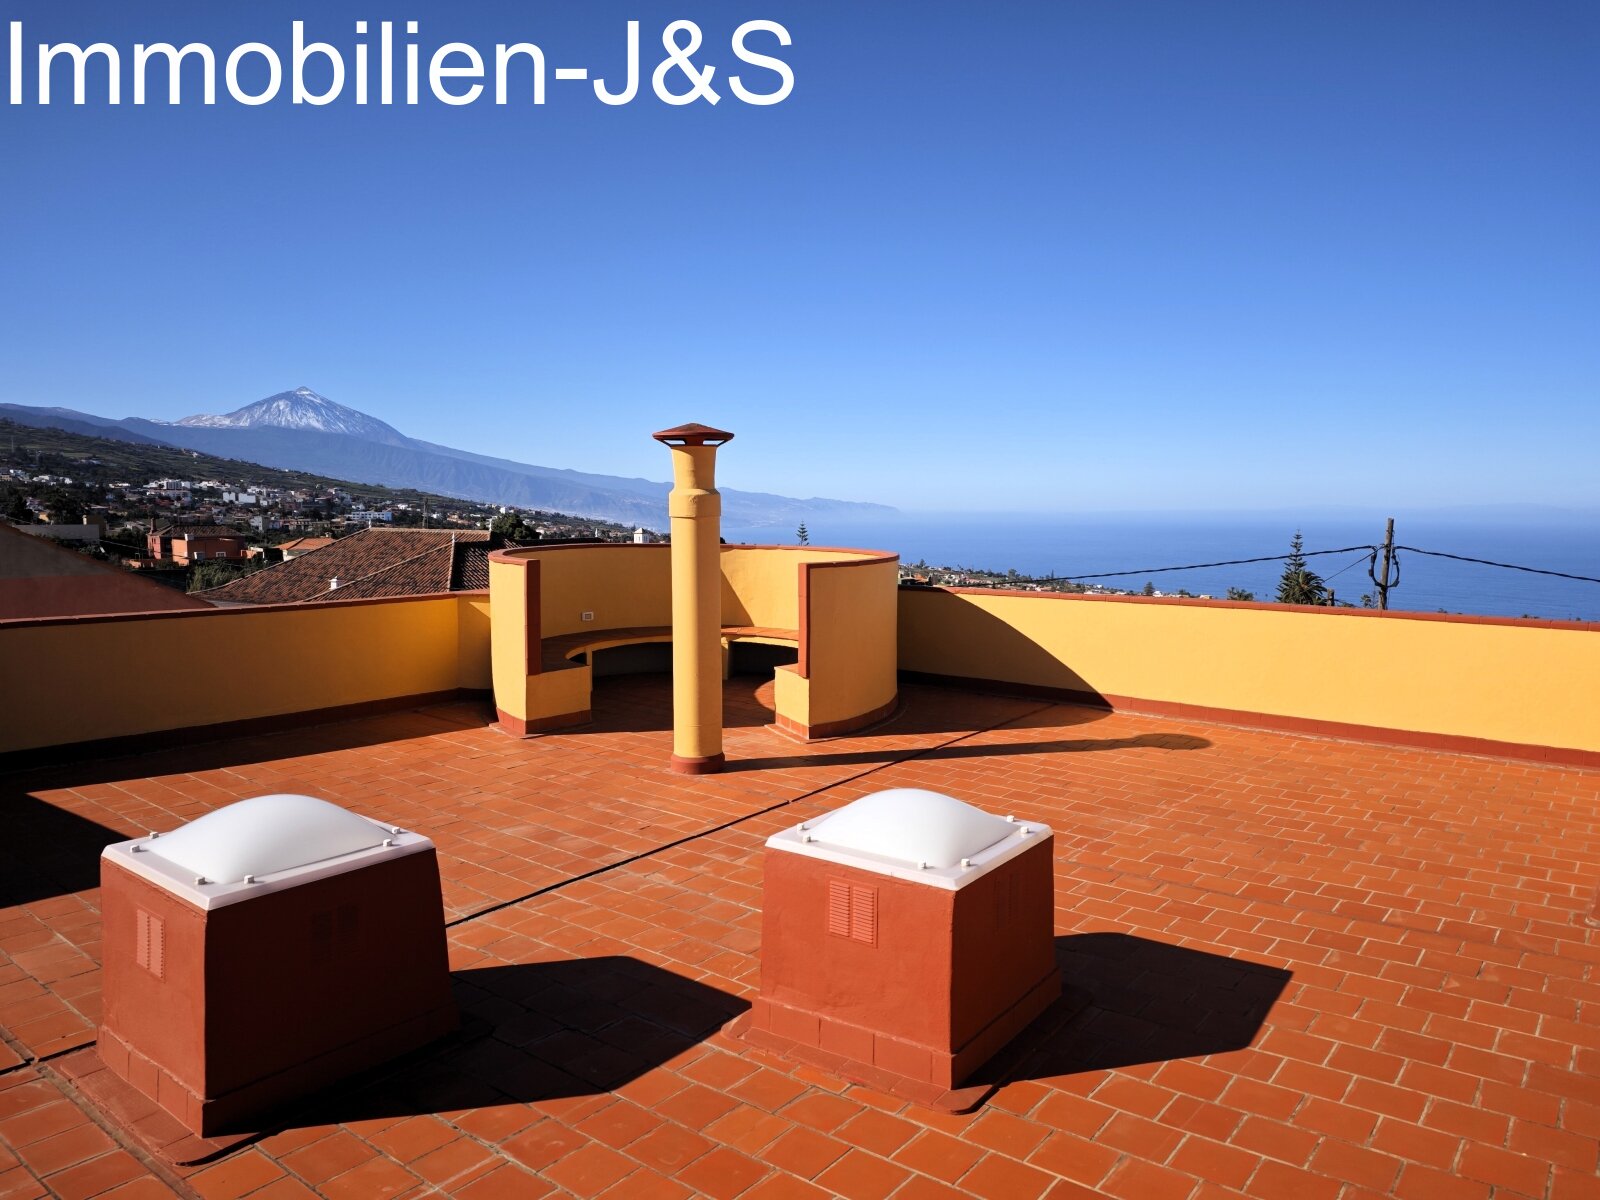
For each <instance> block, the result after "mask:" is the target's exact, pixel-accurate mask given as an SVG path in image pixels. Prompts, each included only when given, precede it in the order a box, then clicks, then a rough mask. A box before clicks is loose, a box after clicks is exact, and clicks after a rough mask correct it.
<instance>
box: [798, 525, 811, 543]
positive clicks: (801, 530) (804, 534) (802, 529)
mask: <svg viewBox="0 0 1600 1200" xmlns="http://www.w3.org/2000/svg"><path fill="white" fill-rule="evenodd" d="M794 540H795V541H797V542H799V543H800V544H801V545H802V546H809V545H811V531H810V530H809V529H807V528H806V523H805V522H804V521H801V522H800V525H799V527H798V528H797V529H796V530H795V531H794Z"/></svg>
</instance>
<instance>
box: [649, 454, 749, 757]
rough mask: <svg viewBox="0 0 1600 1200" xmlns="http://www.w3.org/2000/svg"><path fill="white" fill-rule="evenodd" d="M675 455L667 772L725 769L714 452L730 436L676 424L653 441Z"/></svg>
mask: <svg viewBox="0 0 1600 1200" xmlns="http://www.w3.org/2000/svg"><path fill="white" fill-rule="evenodd" d="M651 436H653V437H654V438H655V439H656V441H658V442H660V443H662V444H663V445H665V446H666V447H667V448H668V449H670V450H671V451H672V492H671V494H670V495H669V496H668V497H667V513H668V515H669V516H670V517H671V519H672V526H671V528H672V769H673V770H674V771H677V772H679V773H681V774H684V775H709V774H713V773H715V772H717V771H720V770H722V768H723V765H724V764H725V762H726V761H727V760H726V759H725V758H724V756H723V753H722V562H721V558H722V496H721V495H720V494H719V493H718V492H717V487H716V463H717V447H718V446H721V445H723V444H724V443H725V442H729V441H731V440H732V439H733V434H731V433H728V432H726V431H724V430H721V429H712V428H711V427H710V426H709V425H692V424H691V425H680V426H678V427H677V428H676V429H663V430H662V431H661V432H660V433H656V434H653V435H651Z"/></svg>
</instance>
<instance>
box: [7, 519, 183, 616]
mask: <svg viewBox="0 0 1600 1200" xmlns="http://www.w3.org/2000/svg"><path fill="white" fill-rule="evenodd" d="M209 607H210V605H208V604H207V603H206V602H205V601H204V600H200V599H197V598H196V597H194V596H189V595H185V594H184V593H183V592H181V591H179V590H178V589H177V588H170V587H167V586H165V585H164V584H159V583H155V582H153V581H152V580H149V579H143V578H141V577H140V576H139V575H137V574H135V573H134V572H132V571H129V570H127V569H125V568H123V567H118V566H114V565H112V564H110V563H103V562H97V561H96V560H95V559H92V558H89V557H88V556H86V555H83V554H79V553H78V552H77V551H76V550H68V549H66V548H65V547H64V546H59V545H57V544H56V543H55V542H53V541H51V540H50V539H49V538H44V537H35V536H33V535H32V534H28V533H23V532H21V531H20V530H18V529H16V528H14V527H13V526H12V525H11V524H10V523H9V522H6V521H0V620H4V621H9V620H20V619H23V618H27V617H71V616H83V615H87V614H101V613H129V612H165V611H168V610H171V609H180V608H209Z"/></svg>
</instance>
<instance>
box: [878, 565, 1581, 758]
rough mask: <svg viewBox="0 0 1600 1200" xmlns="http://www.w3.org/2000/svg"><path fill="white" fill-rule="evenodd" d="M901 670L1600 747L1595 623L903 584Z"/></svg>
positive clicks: (1415, 732) (1258, 719)
mask: <svg viewBox="0 0 1600 1200" xmlns="http://www.w3.org/2000/svg"><path fill="white" fill-rule="evenodd" d="M900 668H901V670H902V671H906V672H913V673H918V674H923V675H930V676H953V677H957V678H960V679H965V680H970V681H992V682H994V683H998V684H1002V685H1016V686H1021V687H1025V688H1036V689H1043V690H1046V691H1052V692H1061V693H1069V694H1078V695H1081V696H1082V697H1084V698H1086V699H1091V698H1094V697H1099V698H1102V699H1103V700H1105V701H1106V702H1108V703H1110V704H1111V705H1112V706H1113V707H1118V708H1133V709H1138V708H1140V707H1143V708H1145V709H1147V710H1149V711H1171V712H1185V713H1188V714H1190V715H1194V716H1199V717H1206V718H1211V719H1218V720H1225V721H1228V720H1238V721H1240V722H1242V723H1250V724H1267V725H1271V726H1273V727H1277V728H1295V729H1303V730H1305V731H1307V732H1323V733H1328V734H1333V735H1350V736H1378V737H1382V738H1383V740H1389V741H1399V742H1407V743H1410V744H1418V745H1438V746H1453V747H1455V748H1459V749H1463V750H1469V751H1470V750H1482V751H1485V752H1491V753H1526V752H1531V751H1534V750H1537V749H1538V748H1548V749H1551V750H1554V751H1565V752H1571V753H1569V754H1560V753H1555V754H1550V755H1539V754H1537V753H1532V754H1531V755H1530V756H1532V757H1556V758H1563V757H1565V758H1570V759H1572V760H1574V761H1587V758H1586V756H1588V755H1594V754H1600V686H1597V683H1596V681H1597V680H1600V626H1594V625H1583V624H1577V623H1559V622H1541V621H1514V620H1498V619H1490V618H1473V617H1446V616H1435V615H1432V614H1421V613H1372V612H1367V611H1364V610H1347V609H1308V608H1298V607H1290V606H1280V605H1272V604H1229V603H1216V602H1211V603H1207V602H1203V601H1198V602H1197V601H1162V600H1144V599H1139V598H1133V597H1087V596H1055V595H1037V594H1029V593H1017V592H991V591H982V590H977V589H948V590H947V589H942V588H902V589H901V590H900Z"/></svg>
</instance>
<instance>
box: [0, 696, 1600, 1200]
mask: <svg viewBox="0 0 1600 1200" xmlns="http://www.w3.org/2000/svg"><path fill="white" fill-rule="evenodd" d="M904 701H905V703H904V706H903V708H902V710H901V712H900V714H899V715H898V716H897V717H896V718H895V719H894V720H893V721H891V722H889V723H888V724H886V725H884V726H881V727H879V728H877V729H875V730H872V731H869V732H868V733H867V734H865V735H862V736H855V737H851V738H843V739H838V740H836V741H831V742H825V743H818V744H815V745H811V746H799V745H796V744H795V743H793V742H791V741H789V740H788V739H786V738H783V737H782V736H780V735H778V734H776V733H774V732H772V731H771V730H769V729H768V728H767V727H766V726H767V723H768V722H769V721H770V720H771V713H770V684H769V685H765V686H762V687H757V686H755V685H754V684H753V683H752V682H751V681H750V680H748V679H744V678H738V679H735V680H734V681H733V682H732V683H731V684H730V690H729V694H728V723H729V728H728V732H727V738H726V742H727V751H728V755H729V758H730V760H731V761H732V765H733V767H734V768H735V769H733V770H730V771H729V772H728V773H727V774H725V775H720V776H706V777H700V778H686V777H680V776H674V775H671V774H669V773H668V772H667V771H666V770H665V769H664V764H665V762H666V758H667V755H668V753H669V752H670V730H669V725H670V693H669V690H668V685H667V682H666V681H665V680H664V679H661V678H658V677H619V678H607V679H600V680H597V681H596V686H595V712H596V715H597V717H598V720H597V723H596V724H595V725H594V726H592V727H590V728H587V729H583V730H579V731H575V732H572V733H564V734H558V735H551V736H547V737H543V738H537V739H532V740H529V741H517V740H514V739H511V738H508V737H505V736H504V735H502V734H500V733H499V732H497V731H496V730H494V729H492V728H489V727H488V726H487V725H486V724H485V719H486V718H485V713H484V712H483V710H482V709H481V708H479V707H477V706H473V705H457V706H450V707H445V708H438V709H429V710H422V711H417V712H411V713H403V714H398V715H394V716H387V717H380V718H372V719H369V720H362V721H351V722H344V723H340V724H333V725H325V726H319V727H308V728H306V729H304V730H301V731H299V732H296V733H292V734H275V735H271V736H262V737H257V738H244V739H236V740H233V741H227V742H219V743H197V744H196V745H194V746H192V747H189V748H186V749H183V750H171V751H163V752H161V753H158V754H152V755H147V756H139V757H132V758H124V759H117V760H107V761H100V762H90V763H84V764H75V765H71V766H62V767H54V768H49V769H45V770H39V771H32V772H25V773H17V774H12V775H9V776H4V777H0V813H3V814H4V823H3V825H0V832H3V834H4V844H3V846H0V904H3V905H5V906H6V907H0V1200H31V1198H32V1197H37V1196H61V1197H67V1198H69V1200H77V1198H80V1197H90V1196H103V1197H116V1198H118V1200H136V1198H142V1197H165V1196H173V1195H177V1196H184V1197H202V1198H204V1200H232V1198H234V1197H242V1196H249V1197H251V1198H252V1200H291V1198H293V1197H307V1196H324V1197H331V1198H335V1200H340V1198H346V1197H348V1198H351V1200H372V1198H377V1197H399V1196H404V1197H422V1196H431V1195H448V1196H458V1197H463V1198H465V1200H496V1198H502V1197H503V1198H508V1200H510V1198H515V1200H522V1198H525V1197H526V1198H537V1197H542V1196H546V1195H578V1196H603V1197H607V1198H618V1200H620V1198H622V1197H648V1198H651V1200H655V1198H663V1200H672V1198H673V1197H680V1196H682V1197H689V1196H710V1197H735V1196H738V1197H745V1198H748V1200H776V1198H778V1197H830V1196H840V1197H846V1198H848V1200H884V1198H888V1197H893V1198H894V1200H935V1198H937V1197H948V1196H979V1197H993V1198H996V1200H1002V1198H1003V1200H1032V1198H1034V1197H1041V1196H1049V1197H1053V1198H1056V1200H1067V1198H1070V1197H1089V1196H1110V1197H1120V1198H1124V1200H1169V1198H1170V1200H1201V1198H1205V1200H1211V1198H1217V1197H1227V1196H1240V1195H1243V1196H1250V1197H1255V1198H1257V1200H1298V1198H1300V1197H1305V1198H1307V1200H1320V1198H1323V1197H1326V1198H1327V1200H1336V1198H1337V1200H1362V1198H1372V1197H1383V1196H1392V1197H1398V1198H1400V1200H1458V1198H1459V1200H1501V1198H1506V1200H1509V1198H1512V1197H1532V1198H1535V1200H1580V1198H1584V1197H1600V1178H1597V1166H1600V969H1597V964H1600V940H1597V934H1596V932H1595V931H1594V930H1593V929H1591V928H1590V927H1589V926H1587V925H1586V924H1585V923H1584V921H1583V919H1582V918H1583V916H1584V914H1585V913H1586V912H1587V911H1588V909H1589V906H1590V904H1591V903H1592V901H1593V898H1594V894H1595V888H1596V885H1597V884H1600V772H1594V771H1581V770H1573V769H1564V768H1550V767H1543V766H1537V765H1531V764H1526V763H1512V762H1503V761H1496V760H1492V759H1479V758H1470V757H1465V756H1456V755H1449V754H1440V753H1432V752H1420V751H1408V750H1403V749H1394V748H1390V747H1380V746H1371V745H1358V744H1353V743H1345V742H1335V741H1328V740H1319V739H1313V738H1298V737H1293V736H1288V735H1283V734H1272V733H1262V732H1255V731H1249V730H1242V729H1234V728H1228V727H1222V726H1214V725H1204V724H1201V723H1197V722H1190V721H1180V720H1171V719H1158V718H1151V717H1139V716H1132V715H1126V714H1117V715H1109V714H1105V713H1101V712H1096V711H1092V710H1088V709H1083V708H1075V707H1069V706H1062V705H1053V704H1045V703H1041V702H1039V701H1029V700H1020V699H1007V698H999V697H992V696H980V695H972V694H966V693H962V692H958V691H952V690H941V689H931V688H911V689H908V690H907V691H906V693H905V696H904ZM906 786H916V787H930V788H935V789H937V790H941V791H946V792H950V793H952V794H954V795H956V796H959V797H961V798H963V799H966V800H968V801H970V802H972V803H975V804H978V805H979V806H981V807H985V808H989V809H992V810H995V811H1000V812H1005V813H1016V814H1018V815H1021V816H1026V817H1030V818H1034V819H1038V820H1044V821H1047V822H1049V823H1050V824H1051V825H1052V826H1054V828H1055V830H1056V887H1057V890H1056V932H1057V935H1058V937H1057V946H1058V955H1059V957H1060V959H1061V961H1062V963H1063V968H1064V971H1065V976H1064V978H1065V982H1066V983H1067V985H1068V986H1069V987H1071V988H1073V989H1076V990H1078V991H1080V992H1083V993H1086V994H1087V995H1088V997H1089V999H1090V1003H1089V1006H1088V1007H1087V1008H1086V1009H1085V1010H1084V1011H1083V1012H1082V1013H1081V1014H1079V1015H1078V1016H1077V1017H1075V1018H1074V1019H1073V1021H1072V1022H1071V1023H1070V1024H1069V1025H1068V1026H1067V1027H1066V1028H1065V1029H1064V1030H1062V1031H1061V1032H1060V1033H1059V1034H1058V1035H1057V1036H1055V1037H1053V1038H1051V1039H1050V1040H1049V1041H1048V1042H1046V1043H1045V1044H1043V1045H1041V1046H1039V1047H1038V1048H1037V1049H1036V1050H1035V1051H1034V1053H1033V1054H1032V1055H1031V1056H1030V1057H1029V1058H1027V1059H1026V1060H1025V1061H1024V1062H1023V1063H1022V1065H1021V1066H1020V1068H1019V1069H1018V1070H1017V1072H1016V1074H1015V1077H1014V1079H1013V1081H1012V1082H1010V1083H1008V1084H1007V1085H1006V1086H1004V1087H1003V1088H1002V1089H1001V1090H1000V1091H999V1092H997V1093H996V1094H995V1096H994V1097H993V1098H992V1099H991V1100H990V1101H989V1102H988V1103H987V1104H985V1105H984V1106H983V1107H982V1108H981V1109H979V1111H977V1112H975V1113H973V1114H970V1115H967V1116H955V1117H952V1116H944V1115H940V1114H936V1113H932V1112H929V1111H926V1110H921V1109H918V1108H915V1107H913V1106H909V1105H907V1104H905V1103H903V1102H902V1101H899V1100H896V1099H894V1098H893V1097H890V1096H885V1095H881V1094H878V1093H875V1092H873V1091H871V1090H869V1089H865V1088H861V1087H858V1086H852V1085H849V1084H847V1083H845V1082H843V1081H841V1080H838V1079H835V1078H832V1077H830V1076H827V1075H825V1074H823V1073H821V1072H819V1071H816V1070H814V1069H811V1068H808V1067H803V1066H796V1065H794V1064H792V1063H790V1062H787V1061H785V1060H783V1059H781V1058H779V1057H777V1056H774V1055H771V1054H768V1053H764V1052H761V1051H756V1050H752V1049H750V1048H749V1047H747V1046H745V1045H744V1044H743V1043H740V1042H738V1041H735V1040H734V1039H732V1038H730V1037H728V1036H727V1035H726V1034H725V1033H723V1032H721V1029H722V1027H723V1026H724V1025H725V1024H726V1023H727V1022H728V1021H729V1020H730V1019H732V1018H733V1017H734V1016H736V1015H737V1014H738V1013H740V1012H742V1011H743V1010H744V1008H745V1007H746V1006H747V1004H748V1002H749V999H750V998H751V996H752V995H753V994H754V990H755V988H756V984H757V972H758V967H757V957H756V955H757V951H758V949H759V940H760V936H759V935H760V903H761V878H760V851H761V844H762V841H763V840H764V839H765V838H766V837H767V836H768V835H769V834H770V833H772V832H773V831H775V830H777V829H780V828H783V827H785V826H789V825H792V824H794V823H796V822H798V821H800V820H803V819H805V818H806V817H807V816H808V815H814V814H816V813H820V812H823V811H826V810H829V809H831V808H835V807H838V806H839V805H840V804H843V803H846V802H848V801H850V800H853V799H855V798H856V797H858V796H861V795H864V794H866V793H868V792H871V791H874V790H877V789H880V788H886V787H906ZM273 791H303V792H310V793H312V794H315V795H320V796H324V797H326V798H327V799H330V800H333V801H335V802H336V803H342V804H346V805H349V806H351V807H353V808H355V809H357V810H359V811H366V812H370V813H371V814H373V815H374V816H381V817H384V818H385V819H388V820H392V821H394V822H395V823H397V824H401V825H404V826H407V827H414V828H416V829H418V830H420V831H422V832H424V833H427V834H428V835H430V836H431V837H433V838H434V839H435V840H436V841H437V843H438V845H439V849H440V864H441V867H442V869H443V872H444V878H445V904H446V909H447V915H448V919H449V921H450V922H451V925H450V943H451V959H452V968H453V970H454V971H455V979H456V989H457V995H458V998H459V1000H460V1003H461V1006H462V1010H463V1014H464V1016H465V1017H466V1018H467V1027H466V1029H465V1031H464V1033H463V1034H462V1035H461V1036H459V1037H457V1038H455V1039H453V1040H451V1041H449V1042H447V1043H445V1044H444V1045H442V1046H440V1047H437V1048H434V1049H431V1050H428V1051H424V1052H422V1053H420V1054H418V1055H416V1056H413V1057H411V1058H409V1059H407V1060H405V1061H404V1062H402V1063H400V1064H398V1065H396V1066H394V1067H392V1068H390V1069H387V1070H385V1071H382V1072H380V1073H378V1074H377V1075H376V1076H374V1077H371V1078H368V1079H366V1080H363V1081H362V1082H361V1083H360V1084H359V1085H358V1086H355V1087H352V1088H348V1089H345V1090H343V1091H341V1092H339V1093H337V1094H332V1095H329V1096H325V1097H323V1098H320V1099H319V1100H318V1101H316V1102H315V1103H314V1104H312V1105H309V1106H308V1107H306V1108H305V1109H304V1110H302V1111H300V1112H299V1113H297V1114H296V1115H295V1116H294V1117H293V1119H289V1120H286V1121H284V1122H281V1123H280V1124H279V1126H278V1127H277V1129H276V1132H272V1133H270V1134H269V1135H268V1136H266V1137H265V1138H263V1139H262V1140H261V1141H259V1142H258V1143H256V1144H254V1145H251V1146H249V1147H247V1148H245V1149H242V1150H240V1151H237V1152H235V1153H233V1154H230V1155H229V1156H227V1157H226V1158H224V1159H222V1160H221V1161H220V1162H217V1163H213V1164H209V1165H206V1166H203V1167H200V1168H183V1169H174V1168H172V1167H170V1166H167V1165H164V1164H162V1163H159V1162H154V1161H152V1160H150V1159H149V1158H148V1156H146V1155H145V1154H144V1153H143V1152H142V1151H140V1150H139V1149H138V1147H137V1146H133V1145H130V1144H129V1143H127V1142H125V1141H124V1140H122V1139H121V1138H120V1137H119V1136H118V1135H117V1134H116V1132H115V1131H113V1130H108V1129H107V1128H105V1127H104V1126H103V1125H102V1123H101V1120H100V1118H99V1117H98V1116H97V1115H96V1114H95V1113H93V1112H91V1111H89V1110H88V1109H87V1107H86V1106H85V1104H84V1103H83V1101H82V1100H81V1098H80V1097H78V1096H77V1095H76V1094H75V1093H74V1091H73V1090H72V1088H71V1087H70V1086H69V1085H67V1084H66V1083H65V1081H64V1078H63V1076H62V1074H61V1072H60V1071H59V1070H57V1069H56V1068H54V1067H53V1066H52V1065H51V1064H52V1059H53V1058H54V1057H55V1056H59V1055H61V1054H63V1053H65V1052H67V1051H70V1050H73V1049H75V1048H80V1047H82V1046H85V1045H88V1044H89V1043H91V1042H92V1040H93V1038H94V1024H95V1020H96V1018H97V1013H98V1003H99V971H98V958H99V951H98V938H99V917H98V911H97V894H98V893H97V891H96V887H95V884H96V881H97V876H98V868H97V863H96V856H97V854H98V849H99V847H100V845H102V844H103V843H104V842H106V841H109V840H112V839H114V838H123V837H130V836H134V835H137V834H140V833H143V832H146V831H148V830H151V829H169V828H171V827H173V826H175V825H177V824H179V823H181V822H183V821H186V820H189V819H192V818H193V817H195V816H197V815H199V814H201V813H203V812H207V811H210V810H211V809H213V808H215V807H218V806H220V805H222V804H225V803H229V802H231V801H233V800H237V799H241V798H243V797H246V796H252V795H259V794H263V793H266V792H273Z"/></svg>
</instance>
